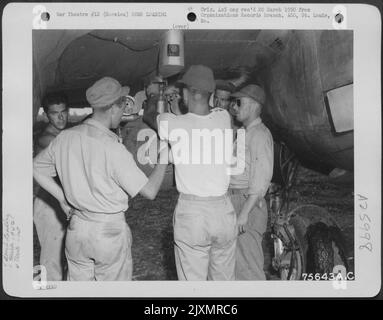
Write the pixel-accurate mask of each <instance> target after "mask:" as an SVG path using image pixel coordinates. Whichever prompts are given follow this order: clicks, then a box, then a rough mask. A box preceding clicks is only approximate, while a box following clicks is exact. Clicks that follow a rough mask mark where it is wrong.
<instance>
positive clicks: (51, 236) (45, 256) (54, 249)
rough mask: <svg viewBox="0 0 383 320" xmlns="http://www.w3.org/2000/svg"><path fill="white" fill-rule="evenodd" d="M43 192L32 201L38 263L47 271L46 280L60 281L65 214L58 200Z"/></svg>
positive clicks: (62, 274) (63, 259)
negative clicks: (37, 244) (37, 243)
mask: <svg viewBox="0 0 383 320" xmlns="http://www.w3.org/2000/svg"><path fill="white" fill-rule="evenodd" d="M44 192H45V191H43V190H42V189H41V190H40V192H39V194H38V195H37V196H36V198H35V200H34V202H33V221H34V223H35V226H36V231H37V236H38V238H39V242H40V247H41V251H40V265H41V266H44V267H45V269H46V271H47V279H46V280H47V281H62V280H65V276H64V274H65V271H64V270H65V267H66V261H65V255H64V238H65V232H66V215H65V213H64V212H63V211H62V210H61V207H60V204H59V203H58V201H57V200H56V199H55V198H53V197H52V196H50V195H48V194H43V193H44ZM45 193H46V192H45ZM40 196H41V197H40Z"/></svg>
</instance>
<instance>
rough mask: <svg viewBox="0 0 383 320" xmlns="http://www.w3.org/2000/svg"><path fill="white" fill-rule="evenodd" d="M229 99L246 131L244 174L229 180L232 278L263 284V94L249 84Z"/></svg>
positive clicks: (269, 154)
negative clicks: (234, 233)
mask: <svg viewBox="0 0 383 320" xmlns="http://www.w3.org/2000/svg"><path fill="white" fill-rule="evenodd" d="M232 97H233V98H236V104H235V106H234V110H235V112H236V118H237V120H239V121H241V122H242V123H243V126H244V128H245V130H246V135H245V170H244V172H243V173H242V174H240V175H233V176H232V177H231V181H230V188H229V194H230V198H231V201H232V203H233V206H234V208H235V210H236V212H237V225H238V232H239V236H238V239H237V250H236V270H235V275H236V280H265V279H266V278H265V273H264V271H263V263H264V257H263V250H262V238H263V234H264V232H265V231H266V226H267V217H268V215H267V205H266V201H265V199H264V196H265V194H266V192H267V189H268V188H269V185H270V182H271V178H272V175H273V138H272V136H271V133H270V131H269V129H268V128H267V127H266V126H265V125H264V124H263V123H262V120H261V118H260V115H261V111H262V107H263V105H264V104H265V92H264V91H263V89H262V88H261V87H259V86H257V85H253V84H250V85H248V86H246V87H244V88H243V89H241V90H240V91H239V92H236V93H234V94H233V95H232Z"/></svg>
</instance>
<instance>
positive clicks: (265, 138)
mask: <svg viewBox="0 0 383 320" xmlns="http://www.w3.org/2000/svg"><path fill="white" fill-rule="evenodd" d="M235 152H236V148H235ZM273 167H274V145H273V137H272V135H271V133H270V131H269V129H267V127H266V126H265V125H264V124H263V123H262V120H261V118H257V119H256V120H254V121H253V122H252V123H251V124H250V125H249V126H248V127H247V128H246V136H245V170H244V171H243V173H242V174H239V175H232V176H231V180H230V188H233V189H248V191H247V193H248V194H255V195H257V196H259V197H264V196H265V194H266V192H267V189H268V188H269V185H270V182H271V178H272V176H273Z"/></svg>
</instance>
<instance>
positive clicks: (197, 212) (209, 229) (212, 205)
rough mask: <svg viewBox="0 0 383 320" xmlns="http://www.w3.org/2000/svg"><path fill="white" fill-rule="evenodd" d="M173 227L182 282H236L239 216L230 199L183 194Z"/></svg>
mask: <svg viewBox="0 0 383 320" xmlns="http://www.w3.org/2000/svg"><path fill="white" fill-rule="evenodd" d="M173 225H174V242H175V245H174V250H175V260H176V268H177V275H178V279H179V280H202V281H204V280H234V269H235V246H236V215H235V212H234V209H233V206H232V204H231V202H230V199H229V197H228V196H227V195H224V196H221V197H197V196H193V195H185V194H180V196H179V199H178V203H177V206H176V209H175V212H174V220H173Z"/></svg>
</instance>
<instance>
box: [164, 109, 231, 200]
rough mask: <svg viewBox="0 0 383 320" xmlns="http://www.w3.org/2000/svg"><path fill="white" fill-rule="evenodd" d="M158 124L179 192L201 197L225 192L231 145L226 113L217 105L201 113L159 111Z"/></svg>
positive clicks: (228, 177)
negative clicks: (203, 113)
mask: <svg viewBox="0 0 383 320" xmlns="http://www.w3.org/2000/svg"><path fill="white" fill-rule="evenodd" d="M157 123H158V134H159V136H160V138H161V139H162V140H167V141H169V143H170V145H171V156H172V158H173V163H174V165H175V176H176V184H177V189H178V191H179V192H182V193H186V194H192V195H196V196H200V197H208V196H221V195H223V194H225V193H226V192H227V189H228V187H229V182H230V174H229V173H230V170H229V168H230V162H231V160H232V158H231V157H232V148H233V135H232V134H233V133H232V130H231V122H230V115H229V113H228V112H227V111H226V110H224V109H220V108H215V109H213V110H211V112H210V113H209V114H208V115H204V116H201V115H197V114H194V113H187V114H184V115H178V116H176V115H174V114H170V113H162V114H160V115H158V117H157Z"/></svg>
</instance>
